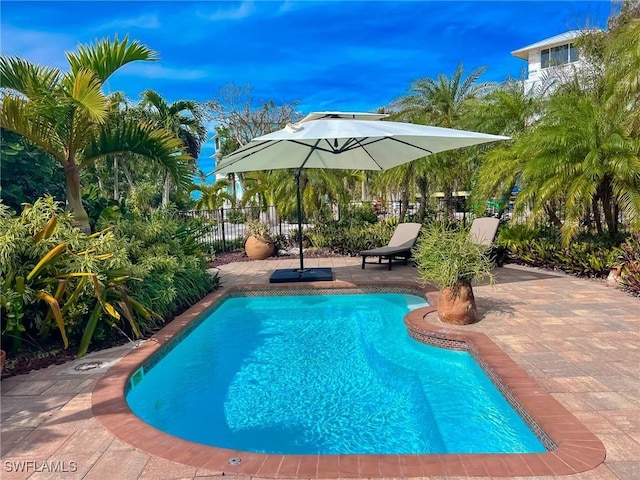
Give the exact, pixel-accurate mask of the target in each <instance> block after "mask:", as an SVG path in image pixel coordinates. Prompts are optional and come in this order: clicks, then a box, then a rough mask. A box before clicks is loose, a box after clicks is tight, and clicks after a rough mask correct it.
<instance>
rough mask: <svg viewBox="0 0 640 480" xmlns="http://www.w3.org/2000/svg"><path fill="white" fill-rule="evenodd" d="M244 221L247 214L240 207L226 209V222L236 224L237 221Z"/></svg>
mask: <svg viewBox="0 0 640 480" xmlns="http://www.w3.org/2000/svg"><path fill="white" fill-rule="evenodd" d="M246 221H247V216H246V215H245V213H244V212H243V211H242V209H239V208H232V209H230V210H227V222H229V223H235V224H238V223H244V222H246Z"/></svg>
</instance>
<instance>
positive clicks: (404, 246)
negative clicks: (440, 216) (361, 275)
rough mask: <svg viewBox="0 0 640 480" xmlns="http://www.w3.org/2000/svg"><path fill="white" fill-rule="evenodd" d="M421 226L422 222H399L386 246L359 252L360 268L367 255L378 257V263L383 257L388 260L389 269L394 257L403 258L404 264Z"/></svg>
mask: <svg viewBox="0 0 640 480" xmlns="http://www.w3.org/2000/svg"><path fill="white" fill-rule="evenodd" d="M421 228H422V224H420V223H401V224H399V225H398V226H397V227H396V230H395V232H393V236H392V237H391V240H389V243H388V244H387V245H386V246H384V247H379V248H373V249H370V250H363V251H361V252H360V255H361V256H362V268H364V265H365V263H366V258H367V257H378V263H382V259H383V258H384V259H387V260H389V270H391V264H392V262H393V260H394V259H396V258H399V257H401V258H403V259H404V262H405V264H406V263H407V259H408V258H409V257H410V256H411V249H412V248H413V246H414V245H415V243H416V240H417V239H418V234H419V233H420V229H421Z"/></svg>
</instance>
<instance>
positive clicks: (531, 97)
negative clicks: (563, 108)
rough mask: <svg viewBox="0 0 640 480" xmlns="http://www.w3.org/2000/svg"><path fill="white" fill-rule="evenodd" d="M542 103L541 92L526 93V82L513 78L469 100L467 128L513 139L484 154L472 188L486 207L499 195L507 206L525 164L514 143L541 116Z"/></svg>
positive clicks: (478, 202)
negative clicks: (480, 96) (485, 93)
mask: <svg viewBox="0 0 640 480" xmlns="http://www.w3.org/2000/svg"><path fill="white" fill-rule="evenodd" d="M542 105H543V102H542V99H541V97H540V93H539V92H528V93H527V92H525V89H524V81H523V80H514V79H512V78H507V79H506V80H505V81H504V82H503V83H502V85H500V87H499V88H497V89H495V90H493V91H491V92H490V93H489V94H487V95H486V96H484V97H482V98H479V99H476V100H474V101H473V102H470V103H469V105H468V108H467V110H466V113H465V116H464V127H465V128H469V129H472V130H479V131H482V132H487V133H493V134H496V135H508V136H510V137H511V139H512V140H511V142H509V143H501V144H500V145H499V146H497V147H493V148H489V149H486V150H485V151H484V153H483V154H481V163H480V165H479V167H478V170H477V171H476V178H475V185H474V187H473V197H474V200H475V202H476V203H477V204H478V205H480V206H484V205H485V204H486V201H487V200H489V199H491V198H498V199H500V200H501V208H504V207H506V205H507V203H508V201H509V198H510V196H511V192H512V191H513V188H514V187H515V186H516V183H517V181H518V178H519V175H520V174H521V172H522V169H523V168H524V165H525V163H526V157H524V156H519V155H518V151H517V149H516V148H514V143H515V142H516V141H517V139H518V138H519V137H520V135H522V134H523V133H525V132H526V131H527V130H528V129H530V128H531V123H532V122H533V121H534V119H535V118H538V117H539V116H540V114H541V112H542Z"/></svg>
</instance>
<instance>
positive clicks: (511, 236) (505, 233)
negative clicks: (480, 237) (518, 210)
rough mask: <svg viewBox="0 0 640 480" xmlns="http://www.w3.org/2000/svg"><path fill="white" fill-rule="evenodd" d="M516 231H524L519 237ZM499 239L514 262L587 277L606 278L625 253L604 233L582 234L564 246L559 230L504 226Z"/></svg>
mask: <svg viewBox="0 0 640 480" xmlns="http://www.w3.org/2000/svg"><path fill="white" fill-rule="evenodd" d="M514 232H516V233H517V232H524V233H523V234H522V235H521V236H520V237H517V236H516V234H515V233H514ZM498 242H499V243H500V244H501V245H504V246H506V247H507V248H508V250H509V257H510V259H511V261H513V262H516V263H521V264H524V265H529V266H532V267H541V268H549V269H552V270H561V271H563V272H567V273H571V274H575V275H580V276H587V277H606V276H607V275H608V274H609V270H610V268H611V267H612V266H613V265H617V264H619V263H620V257H621V256H622V253H623V252H622V250H621V249H620V248H619V247H617V246H616V242H612V241H611V240H610V238H609V237H608V236H605V235H582V236H581V237H578V238H577V239H576V240H575V241H573V242H572V243H570V244H569V245H567V246H564V245H563V244H562V241H561V237H560V234H559V233H558V232H557V231H553V230H532V229H528V228H526V227H515V228H514V227H510V228H505V229H502V230H501V232H500V237H499V240H498Z"/></svg>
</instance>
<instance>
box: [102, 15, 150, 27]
mask: <svg viewBox="0 0 640 480" xmlns="http://www.w3.org/2000/svg"><path fill="white" fill-rule="evenodd" d="M160 26H161V24H160V19H159V18H158V16H157V15H140V16H138V17H134V18H116V19H114V20H112V21H110V22H107V23H103V24H101V25H98V26H96V27H95V28H94V29H93V30H95V31H101V30H113V29H123V28H142V29H150V30H154V29H158V28H160Z"/></svg>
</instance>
